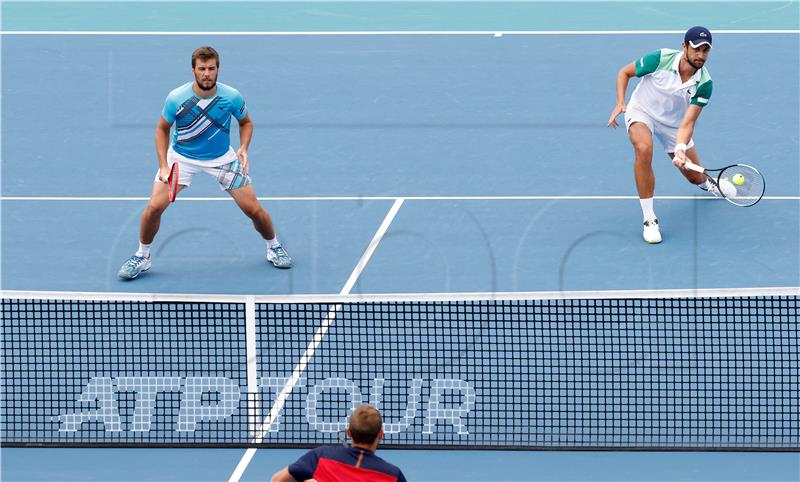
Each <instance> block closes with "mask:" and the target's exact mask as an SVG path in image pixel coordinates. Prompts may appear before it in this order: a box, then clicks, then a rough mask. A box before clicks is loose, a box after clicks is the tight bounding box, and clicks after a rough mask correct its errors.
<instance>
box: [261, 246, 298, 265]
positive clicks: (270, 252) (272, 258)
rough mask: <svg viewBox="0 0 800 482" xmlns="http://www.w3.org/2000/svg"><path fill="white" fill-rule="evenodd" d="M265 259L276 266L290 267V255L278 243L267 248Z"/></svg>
mask: <svg viewBox="0 0 800 482" xmlns="http://www.w3.org/2000/svg"><path fill="white" fill-rule="evenodd" d="M267 261H269V262H270V263H272V265H273V266H275V267H276V268H281V269H288V268H291V267H292V257H291V256H289V253H287V252H286V250H285V249H283V246H281V245H280V244H279V245H277V246H274V247H272V248H268V249H267Z"/></svg>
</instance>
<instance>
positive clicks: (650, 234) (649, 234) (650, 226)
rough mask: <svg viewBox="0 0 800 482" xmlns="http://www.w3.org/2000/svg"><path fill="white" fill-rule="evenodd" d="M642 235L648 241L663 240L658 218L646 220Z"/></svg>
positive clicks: (656, 242)
mask: <svg viewBox="0 0 800 482" xmlns="http://www.w3.org/2000/svg"><path fill="white" fill-rule="evenodd" d="M642 237H643V238H644V241H645V242H646V243H650V244H658V243H660V242H661V231H659V229H658V219H648V220H645V222H644V230H643V231H642Z"/></svg>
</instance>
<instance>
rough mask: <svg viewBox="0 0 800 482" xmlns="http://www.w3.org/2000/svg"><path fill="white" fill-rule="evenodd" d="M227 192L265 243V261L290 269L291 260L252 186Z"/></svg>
mask: <svg viewBox="0 0 800 482" xmlns="http://www.w3.org/2000/svg"><path fill="white" fill-rule="evenodd" d="M227 192H228V194H230V195H231V197H232V198H233V200H234V201H236V205H237V206H239V209H241V210H242V212H243V213H244V214H245V215H246V216H247V217H248V218H250V220H251V221H253V226H254V227H255V228H256V231H258V234H260V235H261V237H262V238H264V240H265V241H266V243H267V260H268V261H269V262H271V263H272V264H273V265H275V267H277V268H291V267H292V258H291V257H289V254H288V253H287V252H286V250H285V249H284V248H283V247H282V246H281V244H280V243H279V242H278V239H277V236H276V235H275V227H274V226H273V225H272V217H271V216H270V215H269V213H268V212H267V210H266V209H264V208H263V207H262V206H261V203H260V202H258V198H257V197H256V193H255V190H254V189H253V185H252V184H248V185H246V186H244V187H240V188H238V189H233V190H231V189H228V190H227Z"/></svg>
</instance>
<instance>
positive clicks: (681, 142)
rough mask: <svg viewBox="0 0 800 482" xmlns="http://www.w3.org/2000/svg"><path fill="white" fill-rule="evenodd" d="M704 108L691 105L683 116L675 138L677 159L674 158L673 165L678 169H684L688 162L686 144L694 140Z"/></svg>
mask: <svg viewBox="0 0 800 482" xmlns="http://www.w3.org/2000/svg"><path fill="white" fill-rule="evenodd" d="M701 112H703V108H702V107H700V106H699V105H695V104H690V105H689V108H688V109H687V110H686V114H684V115H683V120H682V121H681V125H680V127H678V134H677V135H676V136H675V157H673V158H672V163H673V164H675V165H676V166H678V167H683V164H684V163H685V162H686V161H687V160H688V158H687V157H686V144H688V143H689V141H690V140H691V139H692V134H693V133H694V126H695V124H696V123H697V119H698V118H699V117H700V113H701Z"/></svg>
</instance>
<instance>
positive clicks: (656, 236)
mask: <svg viewBox="0 0 800 482" xmlns="http://www.w3.org/2000/svg"><path fill="white" fill-rule="evenodd" d="M628 137H630V140H631V144H632V145H633V151H634V154H635V156H636V158H635V160H634V163H633V173H634V176H635V178H636V190H637V191H638V192H639V204H640V205H641V207H642V217H643V218H644V231H643V233H642V236H643V237H644V240H645V241H646V242H648V243H660V242H661V233H660V232H659V228H658V219H657V218H656V213H655V211H654V209H653V192H654V191H655V188H656V176H655V174H653V133H652V132H650V128H649V127H647V125H645V124H644V123H642V122H633V123H632V124H631V125H630V126H629V127H628Z"/></svg>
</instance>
